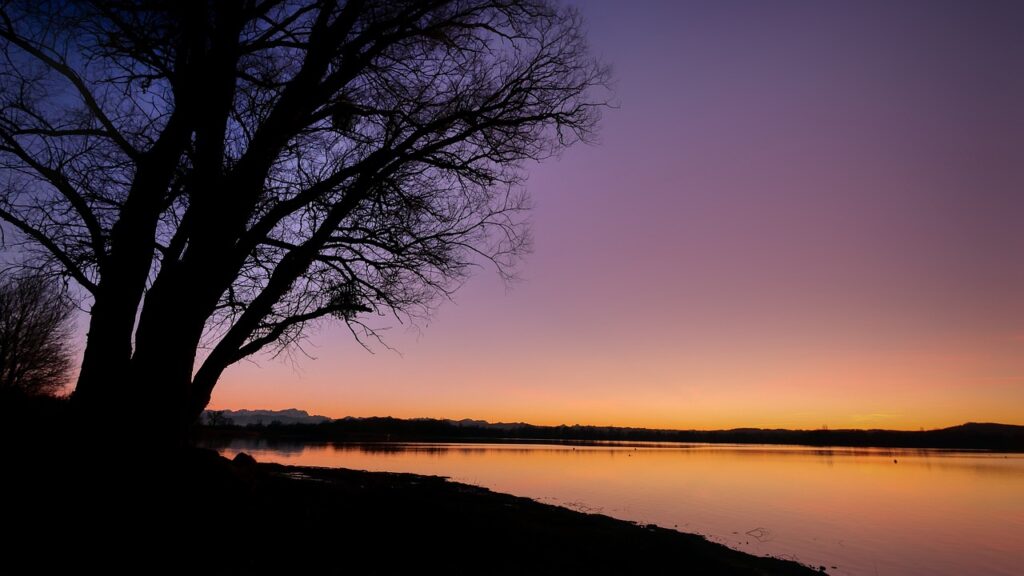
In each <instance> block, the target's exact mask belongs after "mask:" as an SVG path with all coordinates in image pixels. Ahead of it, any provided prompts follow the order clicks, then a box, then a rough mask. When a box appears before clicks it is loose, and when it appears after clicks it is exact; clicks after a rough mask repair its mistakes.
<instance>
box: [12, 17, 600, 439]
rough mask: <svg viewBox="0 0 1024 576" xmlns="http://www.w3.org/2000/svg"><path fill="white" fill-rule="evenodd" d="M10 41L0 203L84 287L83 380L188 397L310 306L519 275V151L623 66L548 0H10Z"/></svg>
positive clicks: (338, 309) (564, 122) (416, 299)
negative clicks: (477, 270) (495, 273)
mask: <svg viewBox="0 0 1024 576" xmlns="http://www.w3.org/2000/svg"><path fill="white" fill-rule="evenodd" d="M0 51H2V54H3V59H2V60H0V219H3V221H5V222H6V224H7V227H8V228H9V229H10V230H13V231H15V232H17V233H18V235H17V238H15V239H9V240H8V243H13V244H19V245H20V246H21V248H20V249H21V250H22V251H24V252H26V253H28V254H30V255H32V256H33V257H34V258H35V262H36V263H37V264H41V265H43V266H46V267H47V268H49V269H51V270H53V271H56V272H58V273H60V274H63V275H64V276H65V277H66V278H68V279H70V280H71V281H73V282H74V283H75V285H76V286H77V287H78V288H79V289H80V291H81V292H82V294H83V295H84V298H85V299H86V300H87V302H88V303H89V310H90V326H89V336H88V342H87V345H86V348H85V354H84V358H83V363H82V367H81V371H80V376H79V380H78V386H77V389H76V392H75V398H76V401H78V402H79V404H81V405H83V406H89V407H92V408H95V407H101V406H110V407H112V406H114V405H116V404H118V400H119V399H124V398H132V402H153V403H159V404H161V405H167V406H173V408H169V410H171V411H173V412H174V413H175V415H174V418H175V419H177V420H189V419H192V418H194V417H195V416H196V415H198V413H199V412H200V411H201V410H202V408H203V407H204V406H205V405H206V403H207V402H208V401H209V397H210V392H211V390H212V389H213V386H214V384H215V383H216V381H217V379H218V378H219V376H220V375H221V373H222V372H223V371H224V369H225V368H226V367H227V366H229V365H231V364H232V363H234V362H237V361H238V360H240V359H242V358H244V357H246V356H248V355H251V354H253V353H256V352H258V351H260V350H265V349H268V348H270V349H271V350H280V349H282V347H285V346H287V345H289V344H291V343H294V342H296V341H297V339H298V338H300V337H301V335H302V333H303V329H304V328H305V327H307V326H308V325H309V324H310V323H312V322H316V321H319V320H321V319H324V318H335V319H337V320H339V321H341V322H345V323H347V324H348V325H349V326H350V327H351V328H352V330H353V333H355V334H356V335H357V336H359V335H369V334H371V332H368V328H367V327H366V325H365V324H363V321H362V320H361V318H362V317H363V315H365V314H369V313H377V314H403V315H406V314H415V313H420V312H424V311H426V310H427V309H429V307H430V305H431V304H432V303H433V302H435V301H436V299H437V298H438V297H439V296H443V295H445V294H448V293H450V292H451V291H452V290H454V289H455V288H456V287H457V286H458V285H459V283H460V281H461V280H462V279H464V278H465V276H466V274H467V273H468V271H469V270H470V268H471V267H472V266H473V265H474V264H475V263H477V262H480V261H481V259H486V260H487V261H490V262H493V263H494V264H495V265H496V267H497V269H498V270H499V271H501V273H503V274H510V273H511V272H512V270H513V265H514V264H515V261H516V259H517V257H518V256H519V255H520V254H521V253H522V252H523V251H524V249H525V248H526V247H527V246H528V241H529V235H528V229H527V226H526V219H525V210H526V209H527V208H528V207H529V201H528V198H527V196H526V193H525V189H524V188H523V182H524V170H525V168H526V167H527V164H525V163H526V162H529V161H535V160H541V159H545V158H547V157H550V156H552V155H554V154H557V153H558V152H559V151H560V150H562V149H563V148H565V147H566V146H568V145H570V144H572V143H574V142H577V141H579V140H586V139H588V138H590V137H591V136H592V134H593V130H594V128H595V125H596V122H597V120H598V116H599V111H600V109H601V107H602V106H603V105H604V104H605V102H606V93H605V87H606V86H607V79H608V71H607V69H606V68H605V67H604V66H603V65H602V64H601V63H600V62H599V61H597V60H596V59H594V58H593V57H592V56H591V55H589V54H588V52H587V48H586V43H585V38H584V34H583V29H582V24H581V21H580V18H579V16H578V14H577V13H576V12H575V11H573V10H571V9H569V8H566V7H562V6H558V5H554V4H553V3H551V2H548V1H546V0H408V1H393V0H389V1H374V0H349V1H332V0H300V1H293V0H218V1H206V2H202V1H196V2H169V1H164V0H150V1H126V0H92V1H87V2H86V1H78V2H75V1H60V0H50V1H45V0H44V1H41V2H40V1H20V0H14V1H10V2H5V3H3V4H2V6H0ZM203 346H205V347H206V348H207V350H206V352H205V353H204V354H199V353H198V351H199V350H200V348H201V347H203Z"/></svg>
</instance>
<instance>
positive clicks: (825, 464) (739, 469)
mask: <svg viewBox="0 0 1024 576" xmlns="http://www.w3.org/2000/svg"><path fill="white" fill-rule="evenodd" d="M218 448H219V449H220V450H221V452H222V453H223V454H224V455H226V456H228V457H232V456H234V454H235V453H237V452H240V451H242V452H247V453H249V454H252V455H253V456H254V457H256V459H257V460H260V461H264V462H279V463H282V464H295V465H304V466H328V467H341V468H352V469H359V470H374V471H389V472H412V473H416V474H431V475H439V476H447V477H450V478H451V479H452V480H455V481H458V482H465V483H468V484H476V485H479V486H486V487H488V488H491V489H493V490H495V491H498V492H506V493H510V494H515V495H518V496H527V497H530V498H534V499H536V500H539V501H542V502H547V503H551V504H557V505H561V506H566V507H569V508H573V509H576V510H581V511H586V512H598V513H602V514H606V515H608V516H613V517H615V518H622V519H625V520H633V521H637V522H641V523H645V524H658V525H660V526H664V527H667V528H676V529H678V530H681V531H684V532H694V533H699V534H703V535H705V536H706V537H707V538H709V539H710V540H713V541H716V542H721V543H723V544H725V545H727V546H730V547H733V548H738V549H740V550H744V551H746V552H750V553H753V554H758V555H772V556H781V557H786V558H792V559H795V560H798V561H800V562H803V563H806V564H810V565H813V566H815V567H817V566H826V567H827V568H828V572H829V574H838V575H847V574H849V575H869V576H874V575H876V574H877V575H882V576H885V575H916V574H921V575H925V574H927V575H947V574H948V575H957V576H960V575H964V574H972V575H980V574H994V575H1021V574H1024V454H996V453H984V452H955V451H945V450H903V449H888V448H885V449H881V448H879V449H875V448H810V447H802V446H764V445H758V446H741V445H721V444H676V443H604V444H601V445H597V446H571V445H561V444H448V443H445V444H437V443H384V444H298V443H279V442H275V443H267V442H264V441H255V440H237V441H232V442H231V443H230V444H228V445H227V446H218ZM833 567H835V568H833Z"/></svg>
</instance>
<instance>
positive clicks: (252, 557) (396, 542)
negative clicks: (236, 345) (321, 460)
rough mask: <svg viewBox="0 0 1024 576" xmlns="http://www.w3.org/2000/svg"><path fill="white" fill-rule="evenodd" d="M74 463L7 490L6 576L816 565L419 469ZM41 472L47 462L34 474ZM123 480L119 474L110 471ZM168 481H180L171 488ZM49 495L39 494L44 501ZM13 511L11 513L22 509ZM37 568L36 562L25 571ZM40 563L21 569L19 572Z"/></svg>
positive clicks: (766, 569) (212, 457)
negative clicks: (70, 469)
mask: <svg viewBox="0 0 1024 576" xmlns="http://www.w3.org/2000/svg"><path fill="white" fill-rule="evenodd" d="M184 460H187V461H188V463H187V464H186V465H185V468H184V470H186V471H184V472H183V471H182V470H183V468H181V465H180V464H176V465H174V468H173V471H172V470H171V469H170V468H169V469H168V470H167V471H165V472H163V473H161V472H160V471H158V470H155V469H151V468H148V467H147V469H146V470H145V471H144V472H141V471H140V470H135V471H134V472H133V471H132V470H126V469H121V470H117V471H116V472H114V470H115V469H116V468H111V467H110V466H109V465H107V464H105V465H103V466H93V467H92V469H91V470H90V469H89V468H90V466H89V465H88V464H86V463H82V464H79V465H78V466H77V467H78V469H79V472H80V473H84V474H85V475H86V476H87V477H88V480H82V479H81V478H75V477H73V476H64V477H60V478H58V477H53V476H50V477H49V479H48V480H47V481H37V482H34V484H35V485H34V486H32V487H28V488H26V487H24V486H23V487H22V490H20V492H21V494H20V495H19V496H16V497H14V498H13V499H12V498H11V496H8V497H5V498H4V510H5V515H6V519H5V523H6V524H7V525H8V526H11V525H14V526H18V527H19V529H20V530H22V532H21V534H20V535H18V536H15V537H13V538H9V539H8V540H7V542H6V544H5V545H3V547H4V550H5V551H4V556H3V560H2V562H4V563H5V565H6V566H7V568H8V570H4V569H3V568H0V571H3V572H4V573H7V574H17V573H26V574H28V573H51V572H52V571H54V570H60V571H71V572H73V573H79V572H84V571H85V570H89V572H90V573H91V572H92V571H93V570H95V569H100V570H102V571H103V572H104V573H154V572H155V571H158V572H159V573H164V572H165V571H166V572H167V573H196V574H474V575H483V574H736V575H746V574H749V575H754V574H765V575H767V574H780V575H782V574H786V575H788V574H792V575H799V574H814V573H816V572H815V570H812V569H810V568H807V567H804V566H801V565H799V564H796V563H794V562H790V561H786V560H780V559H772V558H759V557H755V556H750V555H747V554H744V553H741V552H737V551H734V550H731V549H729V548H726V547H724V546H721V545H719V544H715V543H712V542H709V541H707V540H705V539H704V538H702V537H700V536H695V535H691V534H683V533H680V532H676V531H673V530H666V529H663V528H656V527H653V526H639V525H636V524H632V523H629V522H624V521H620V520H615V519H612V518H609V517H607V516H601V515H596V514H583V513H579V512H574V511H571V510H568V509H565V508H560V507H556V506H550V505H546V504H540V503H538V502H535V501H532V500H529V499H526V498H519V497H514V496H509V495H506V494H499V493H495V492H491V491H489V490H487V489H484V488H478V487H474V486H468V485H465V484H458V483H454V482H449V481H446V480H445V479H444V478H439V477H429V476H417V475H411V474H389V473H378V472H359V471H352V470H341V469H323V468H299V467H286V466H280V465H276V464H257V463H255V462H248V461H245V458H244V457H243V458H240V459H239V460H240V461H238V462H229V461H227V460H225V459H223V458H221V457H219V456H217V455H216V453H213V452H206V451H196V452H194V453H192V454H190V455H189V456H188V457H186V458H184ZM37 470H38V469H37ZM111 473H113V474H111ZM168 479H173V480H172V481H168ZM40 497H42V500H41V501H40V500H39V499H40ZM12 511H13V513H11V512H12ZM26 562H27V564H26ZM25 565H27V566H30V567H31V568H30V569H26V570H15V571H10V570H9V568H11V567H15V566H25Z"/></svg>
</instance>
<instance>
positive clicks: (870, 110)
mask: <svg viewBox="0 0 1024 576" xmlns="http://www.w3.org/2000/svg"><path fill="white" fill-rule="evenodd" d="M579 7H580V10H581V11H582V13H583V15H584V17H585V18H586V21H587V26H588V30H589V38H590V39H591V45H592V48H593V50H594V52H595V53H596V54H598V55H599V56H600V57H602V58H603V59H605V60H606V61H608V62H610V63H611V64H612V66H613V69H614V76H615V92H616V99H617V101H618V102H619V107H618V108H617V109H614V110H609V111H608V112H607V113H606V114H605V118H604V121H603V123H602V132H601V136H600V139H601V142H600V143H599V144H598V145H596V146H589V147H588V146H579V147H576V148H573V149H571V150H570V151H569V152H567V153H566V154H565V155H564V156H563V157H562V158H561V159H560V160H558V161H551V162H548V163H545V164H543V165H541V166H536V167H533V168H532V169H531V177H530V180H529V183H528V187H529V190H530V192H531V194H532V196H533V199H534V203H535V205H536V207H535V209H534V211H533V223H534V235H535V248H534V252H533V254H531V255H529V256H528V257H527V258H526V260H525V261H524V262H523V265H522V268H521V270H522V277H523V281H522V282H519V283H517V284H515V285H513V286H511V287H510V288H509V289H508V290H506V287H505V286H504V285H502V283H501V282H500V280H499V279H498V278H497V276H496V275H495V274H494V272H493V271H492V270H486V269H485V270H481V271H480V272H478V273H477V274H476V276H475V277H474V278H472V279H471V280H470V281H469V283H468V284H467V285H466V286H464V287H463V289H462V290H461V291H460V292H458V293H457V295H456V302H455V303H445V304H444V305H442V306H441V307H440V308H439V309H438V311H437V312H436V314H435V315H434V316H433V318H432V320H431V321H430V323H429V324H424V325H423V326H421V327H420V329H419V330H410V329H408V327H406V326H402V325H398V324H396V323H395V322H393V321H392V322H390V325H393V326H395V327H394V328H393V329H392V330H390V331H388V332H386V334H387V336H386V341H387V342H388V343H389V344H390V345H392V346H394V347H395V348H397V349H398V350H399V351H400V352H401V354H402V355H401V356H399V355H398V354H395V353H393V352H390V351H388V350H386V349H383V348H381V347H377V353H376V354H373V355H371V354H368V353H366V352H365V351H364V350H363V349H362V348H360V347H359V346H358V345H357V344H355V342H354V341H353V340H352V338H351V336H349V335H348V332H347V330H345V329H344V328H339V327H330V328H325V329H324V330H322V331H321V332H320V333H319V334H317V335H315V336H314V337H313V338H312V339H311V341H310V346H308V347H307V349H308V351H309V352H310V353H311V354H313V355H314V356H316V357H317V360H309V359H305V358H302V357H301V355H299V360H298V362H299V367H298V368H297V369H295V368H293V367H292V366H291V365H290V364H286V363H281V362H280V361H275V360H268V359H260V360H258V362H259V367H256V366H255V365H242V366H239V367H236V368H234V369H232V370H230V371H229V372H228V373H227V374H226V376H225V378H224V380H223V381H222V382H221V384H220V386H219V388H218V390H217V391H216V392H215V394H214V403H213V405H214V406H215V407H220V408H242V407H249V408H256V407H259V408H284V407H290V406H297V407H300V408H306V409H308V410H310V411H311V412H318V413H323V414H327V415H330V416H343V415H359V416H369V415H387V414H391V415H395V416H403V417H413V416H431V417H452V418H463V417H474V418H486V419H490V420H525V421H531V422H535V423H547V424H554V423H563V422H565V423H574V422H579V423H592V424H621V425H646V426H671V427H699V428H705V427H728V426H741V425H751V426H806V427H817V426H820V425H823V424H826V425H829V426H831V427H841V426H857V427H869V426H879V427H894V428H916V427H918V426H925V427H930V426H942V425H948V424H955V423H959V422H962V421H966V420H989V421H1006V422H1016V423H1024V421H1022V419H1021V417H1020V416H1019V414H1020V413H1021V408H1022V407H1024V34H1022V33H1021V31H1022V30H1024V3H1020V2H1006V3H1000V2H967V1H963V2H940V1H927V2H909V1H901V2H864V1H857V2H852V1H851V2H831V1H801V2H761V1H721V0H717V1H708V2H617V1H609V2H598V1H587V2H581V3H579ZM382 322H384V323H385V324H387V323H388V322H386V321H382Z"/></svg>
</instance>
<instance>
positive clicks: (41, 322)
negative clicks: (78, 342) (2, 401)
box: [0, 273, 74, 394]
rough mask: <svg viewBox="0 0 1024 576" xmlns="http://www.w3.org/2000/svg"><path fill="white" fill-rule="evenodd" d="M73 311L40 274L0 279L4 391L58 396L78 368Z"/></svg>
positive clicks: (58, 290)
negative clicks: (72, 340) (72, 372)
mask: <svg viewBox="0 0 1024 576" xmlns="http://www.w3.org/2000/svg"><path fill="white" fill-rule="evenodd" d="M73 314H74V307H73V306H72V304H71V302H70V301H69V300H68V299H67V298H66V297H65V295H64V294H63V292H62V291H61V288H60V286H59V285H58V284H57V283H56V282H53V281H52V280H49V279H47V278H46V277H44V276H42V275H38V274H17V275H15V274H9V273H7V274H2V275H0V390H2V391H3V392H5V393H8V392H18V393H23V394H54V393H56V392H58V391H60V389H61V388H63V387H64V385H66V384H67V383H68V378H69V377H70V375H71V368H72V365H73V353H72V349H71V336H72V332H73V331H74V316H73Z"/></svg>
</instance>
